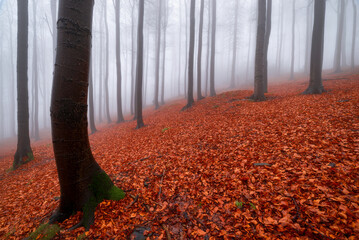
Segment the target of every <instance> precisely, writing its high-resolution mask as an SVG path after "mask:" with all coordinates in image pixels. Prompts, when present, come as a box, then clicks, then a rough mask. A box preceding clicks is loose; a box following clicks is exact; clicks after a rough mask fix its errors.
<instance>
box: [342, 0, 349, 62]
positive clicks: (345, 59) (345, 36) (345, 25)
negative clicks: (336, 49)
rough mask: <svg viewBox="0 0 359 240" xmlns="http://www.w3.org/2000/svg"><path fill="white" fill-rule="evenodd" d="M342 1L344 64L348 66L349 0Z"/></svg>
mask: <svg viewBox="0 0 359 240" xmlns="http://www.w3.org/2000/svg"><path fill="white" fill-rule="evenodd" d="M342 1H344V10H343V15H344V19H343V39H342V66H343V67H346V66H347V51H346V47H347V20H346V9H347V3H348V1H347V0H342Z"/></svg>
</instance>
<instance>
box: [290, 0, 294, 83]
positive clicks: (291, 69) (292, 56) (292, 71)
mask: <svg viewBox="0 0 359 240" xmlns="http://www.w3.org/2000/svg"><path fill="white" fill-rule="evenodd" d="M294 54H295V0H293V6H292V55H291V61H290V62H291V64H290V79H294V60H295V58H294Z"/></svg>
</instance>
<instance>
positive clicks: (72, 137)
mask: <svg viewBox="0 0 359 240" xmlns="http://www.w3.org/2000/svg"><path fill="white" fill-rule="evenodd" d="M21 1H23V0H21ZM93 4H94V1H93V0H85V1H75V0H60V5H59V21H58V22H57V26H58V40H57V54H56V64H55V73H54V82H53V89H52V97H51V127H52V142H53V148H54V153H55V160H56V166H57V173H58V176H59V182H60V190H61V197H60V206H59V208H58V210H57V211H56V213H55V214H54V215H53V216H52V217H51V218H50V223H53V222H56V221H57V222H62V221H64V220H65V219H66V218H68V217H70V216H71V215H72V214H73V213H74V212H76V211H83V212H84V214H83V219H82V221H81V222H80V224H79V225H78V226H85V228H86V229H88V228H89V227H90V224H91V223H92V222H93V220H94V211H95V208H96V206H97V205H98V204H99V203H100V202H102V201H103V200H104V199H114V200H119V199H122V198H123V197H124V195H125V194H124V192H123V191H122V190H120V189H118V188H117V187H115V186H114V185H113V183H112V181H111V180H110V178H109V177H108V175H107V174H106V173H105V172H104V171H103V170H102V169H101V167H100V166H99V165H98V164H97V162H96V161H95V159H94V157H93V155H92V152H91V148H90V143H89V138H88V131H87V92H88V81H89V62H90V52H91V38H92V37H91V25H92V10H93ZM63 79H71V80H72V81H63Z"/></svg>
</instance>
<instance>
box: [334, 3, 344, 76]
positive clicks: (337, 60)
mask: <svg viewBox="0 0 359 240" xmlns="http://www.w3.org/2000/svg"><path fill="white" fill-rule="evenodd" d="M344 7H345V1H344V0H340V1H338V16H337V39H336V44H335V52H334V64H333V69H334V72H335V73H339V72H341V71H342V66H341V56H342V39H343V25H344Z"/></svg>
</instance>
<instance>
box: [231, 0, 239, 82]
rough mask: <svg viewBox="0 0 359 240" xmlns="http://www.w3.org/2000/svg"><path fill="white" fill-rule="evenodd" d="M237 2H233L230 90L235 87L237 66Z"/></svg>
mask: <svg viewBox="0 0 359 240" xmlns="http://www.w3.org/2000/svg"><path fill="white" fill-rule="evenodd" d="M238 2H239V1H238V0H236V1H235V7H234V9H235V13H234V30H233V58H232V76H231V85H230V88H234V87H235V85H236V84H235V82H236V65H237V32H238Z"/></svg>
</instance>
